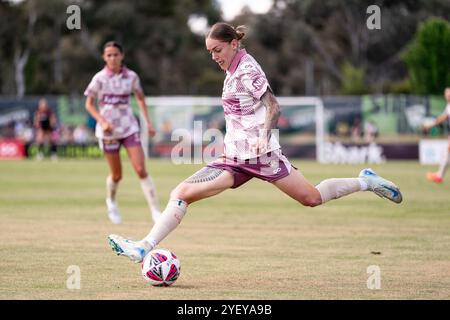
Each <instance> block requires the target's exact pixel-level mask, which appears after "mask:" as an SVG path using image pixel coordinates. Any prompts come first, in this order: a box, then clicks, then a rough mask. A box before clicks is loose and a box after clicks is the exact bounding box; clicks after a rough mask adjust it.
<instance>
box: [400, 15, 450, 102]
mask: <svg viewBox="0 0 450 320" xmlns="http://www.w3.org/2000/svg"><path fill="white" fill-rule="evenodd" d="M449 54H450V24H449V23H448V22H447V21H445V20H443V19H437V18H432V19H429V20H427V21H426V22H424V23H422V24H421V25H420V27H419V30H418V32H417V34H416V36H415V37H414V39H413V40H412V41H411V44H410V46H409V48H408V51H407V52H406V53H405V54H404V61H405V63H406V65H407V66H408V71H409V75H410V78H411V82H412V86H413V89H414V92H415V93H418V94H441V93H442V91H443V89H444V88H445V87H447V86H450V57H449Z"/></svg>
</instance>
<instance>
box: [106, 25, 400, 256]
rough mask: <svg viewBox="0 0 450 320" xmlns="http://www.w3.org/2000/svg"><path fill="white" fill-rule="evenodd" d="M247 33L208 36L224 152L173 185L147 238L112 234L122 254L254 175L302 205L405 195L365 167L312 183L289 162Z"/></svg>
mask: <svg viewBox="0 0 450 320" xmlns="http://www.w3.org/2000/svg"><path fill="white" fill-rule="evenodd" d="M243 37H244V32H243V31H242V29H241V28H236V29H235V28H233V27H232V26H230V25H228V24H226V23H217V24H215V25H214V26H212V28H211V29H210V31H209V32H208V34H207V35H206V40H205V41H206V49H207V50H208V51H209V53H210V54H211V55H212V59H213V60H214V61H215V62H216V63H217V64H218V65H219V67H220V68H221V69H222V70H224V71H226V77H225V82H224V86H223V93H222V102H223V108H224V113H225V120H226V136H225V140H224V145H225V150H224V151H225V154H224V155H223V156H222V157H221V158H219V159H218V160H216V161H213V162H212V163H210V164H208V165H207V166H206V167H204V168H203V169H201V170H199V171H198V172H197V173H195V174H194V175H192V176H191V177H189V178H187V179H186V180H185V181H183V182H181V183H180V184H179V185H178V186H177V187H176V188H175V189H174V190H173V191H172V193H171V194H170V200H169V203H168V205H167V207H166V209H165V210H164V212H163V213H162V215H161V218H160V219H159V220H158V221H157V223H156V224H155V225H154V226H153V228H152V229H151V231H150V233H149V234H148V235H147V236H146V237H145V238H144V239H142V240H141V241H132V240H128V239H125V238H123V237H121V236H118V235H110V236H109V243H110V245H111V247H112V249H113V251H114V252H115V253H117V254H118V255H124V256H127V257H128V258H130V259H131V260H132V261H134V262H140V261H142V259H143V258H144V256H145V255H146V254H147V253H148V252H149V251H150V250H152V249H153V248H154V247H155V246H156V245H157V244H158V243H159V242H160V241H161V240H163V239H164V238H165V237H166V236H167V235H168V234H169V233H170V232H171V231H172V230H174V229H175V228H176V227H177V226H178V224H179V223H180V222H181V220H182V219H183V217H184V215H185V214H186V209H187V206H188V205H189V204H191V203H193V202H195V201H198V200H201V199H204V198H207V197H211V196H213V195H216V194H218V193H220V192H222V191H224V190H226V189H228V188H238V187H239V186H241V185H243V184H244V183H246V182H247V181H249V180H250V179H252V178H254V177H256V178H259V179H261V180H264V181H268V182H270V183H272V184H273V185H274V186H275V187H277V188H278V189H280V190H281V191H282V192H284V193H286V194H287V195H289V196H290V197H292V198H293V199H295V200H297V201H298V202H300V203H301V204H302V205H305V206H311V207H314V206H317V205H320V204H323V203H325V202H327V201H329V200H332V199H337V198H340V197H342V196H345V195H348V194H350V193H353V192H357V191H362V190H370V191H373V192H375V193H376V194H377V195H379V196H380V197H385V198H387V199H389V200H391V201H394V202H396V203H400V202H401V201H402V195H401V193H400V190H399V188H398V187H397V186H395V185H394V184H393V183H392V182H390V181H387V180H385V179H383V178H381V177H379V176H378V175H377V174H376V173H375V172H374V171H372V170H371V169H364V170H362V171H361V173H360V175H359V177H358V178H342V179H328V180H325V181H322V182H321V183H320V184H319V185H317V186H313V185H311V183H309V182H308V181H307V180H306V179H305V178H304V177H303V175H302V174H301V173H300V172H299V171H298V170H297V169H296V168H294V167H293V166H292V165H291V164H290V163H289V160H288V159H287V158H286V157H285V156H284V155H283V153H282V152H281V149H280V145H279V143H278V140H277V138H276V136H275V135H274V134H271V133H272V130H273V129H275V128H276V124H277V120H278V117H279V115H280V106H279V104H278V103H277V100H276V98H275V97H274V95H273V92H272V89H271V88H270V86H269V84H268V81H267V79H266V76H265V74H264V72H263V71H262V69H261V67H260V66H259V64H258V63H257V62H256V61H255V59H254V58H253V57H252V56H251V55H249V54H248V53H247V52H246V50H245V49H241V48H240V41H241V39H242V38H243Z"/></svg>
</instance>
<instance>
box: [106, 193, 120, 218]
mask: <svg viewBox="0 0 450 320" xmlns="http://www.w3.org/2000/svg"><path fill="white" fill-rule="evenodd" d="M106 207H107V208H108V218H109V220H111V222H112V223H114V224H120V223H122V217H121V216H120V212H119V207H118V206H117V203H116V202H115V201H112V200H111V199H110V198H106Z"/></svg>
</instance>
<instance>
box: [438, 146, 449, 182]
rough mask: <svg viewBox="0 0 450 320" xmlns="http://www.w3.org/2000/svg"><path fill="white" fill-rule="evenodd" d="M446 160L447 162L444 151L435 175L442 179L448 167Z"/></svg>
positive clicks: (446, 155)
mask: <svg viewBox="0 0 450 320" xmlns="http://www.w3.org/2000/svg"><path fill="white" fill-rule="evenodd" d="M448 160H449V156H448V151H446V152H444V155H443V157H442V159H441V162H440V163H439V170H438V172H437V174H438V176H439V177H440V178H444V175H445V172H446V171H447V167H448Z"/></svg>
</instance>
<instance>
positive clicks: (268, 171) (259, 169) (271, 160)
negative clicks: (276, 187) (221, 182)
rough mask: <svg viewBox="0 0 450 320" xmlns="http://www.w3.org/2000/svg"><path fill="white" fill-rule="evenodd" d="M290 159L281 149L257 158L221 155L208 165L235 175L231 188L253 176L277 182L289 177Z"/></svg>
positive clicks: (240, 184)
mask: <svg viewBox="0 0 450 320" xmlns="http://www.w3.org/2000/svg"><path fill="white" fill-rule="evenodd" d="M287 165H290V166H291V167H292V165H291V164H290V162H289V160H288V159H287V158H286V157H285V156H284V155H283V154H282V153H281V151H280V150H276V151H273V152H269V153H267V154H265V155H263V156H260V157H258V158H256V159H248V160H239V159H237V158H234V159H230V158H226V157H221V158H219V159H217V160H215V161H213V162H211V163H210V164H208V165H207V166H208V167H211V168H218V169H223V170H226V171H228V172H230V173H231V174H232V175H233V178H234V183H233V186H232V187H231V189H235V188H238V187H240V186H242V185H243V184H244V183H246V182H247V181H249V180H251V179H252V178H258V179H261V180H264V181H267V182H275V181H278V180H280V179H283V178H285V177H287V176H288V175H289V173H290V170H289V169H290V168H289V169H288V167H287Z"/></svg>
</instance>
